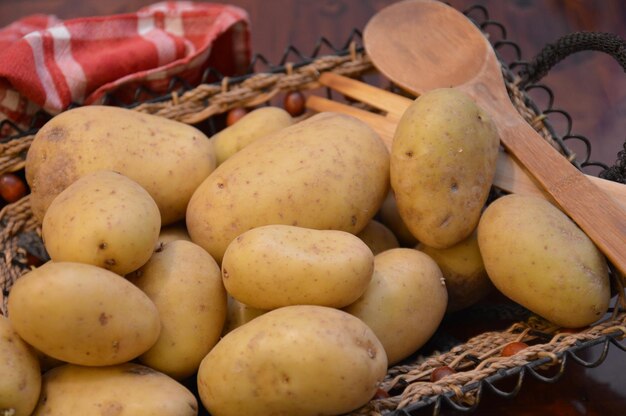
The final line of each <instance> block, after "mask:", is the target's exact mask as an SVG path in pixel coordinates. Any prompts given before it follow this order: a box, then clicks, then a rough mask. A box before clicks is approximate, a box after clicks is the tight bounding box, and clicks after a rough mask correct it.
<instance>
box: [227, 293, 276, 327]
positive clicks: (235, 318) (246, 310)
mask: <svg viewBox="0 0 626 416" xmlns="http://www.w3.org/2000/svg"><path fill="white" fill-rule="evenodd" d="M227 299H228V301H227V303H228V311H227V313H226V323H225V324H224V329H223V330H222V335H226V334H228V333H229V332H231V331H232V330H234V329H236V328H239V327H240V326H242V325H244V324H246V323H248V322H250V321H251V320H253V319H254V318H257V317H259V316H261V315H263V314H264V313H265V312H267V311H266V310H264V309H257V308H253V307H251V306H248V305H245V304H243V303H241V302H239V301H238V300H237V299H235V298H233V297H232V296H227Z"/></svg>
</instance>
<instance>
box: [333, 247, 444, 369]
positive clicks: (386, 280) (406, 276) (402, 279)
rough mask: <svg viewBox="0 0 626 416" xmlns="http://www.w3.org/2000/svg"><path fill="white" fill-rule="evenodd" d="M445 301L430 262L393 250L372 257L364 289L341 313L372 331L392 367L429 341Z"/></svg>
mask: <svg viewBox="0 0 626 416" xmlns="http://www.w3.org/2000/svg"><path fill="white" fill-rule="evenodd" d="M447 301H448V293H447V291H446V285H445V283H444V279H443V276H442V274H441V270H440V269H439V267H438V266H437V264H436V263H435V262H434V260H432V259H431V258H430V257H429V256H427V255H426V254H424V253H422V252H420V251H417V250H414V249H411V248H395V249H391V250H387V251H384V252H382V253H380V254H378V255H377V256H376V257H375V259H374V277H373V278H372V281H371V283H370V285H369V287H368V288H367V290H366V291H365V293H364V294H363V296H361V297H360V298H359V299H358V300H357V301H356V302H355V303H353V304H352V305H350V306H348V307H347V308H345V309H344V310H345V311H346V312H348V313H350V314H351V315H354V316H356V317H357V318H359V319H361V320H362V321H363V322H365V324H367V326H368V327H370V328H371V329H372V331H374V333H375V334H376V336H377V337H378V339H379V340H380V342H381V343H382V344H383V347H384V348H385V351H386V353H387V359H388V360H389V364H390V365H391V364H395V363H397V362H398V361H400V360H402V359H404V358H406V357H408V356H409V355H411V354H413V353H414V352H415V351H417V350H418V349H419V348H420V347H421V346H422V345H424V344H425V343H426V341H428V340H429V339H430V337H432V335H433V334H434V333H435V330H436V329H437V327H439V324H440V323H441V320H442V319H443V317H444V315H445V312H446V305H447Z"/></svg>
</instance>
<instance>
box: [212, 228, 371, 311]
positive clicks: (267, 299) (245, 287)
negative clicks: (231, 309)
mask: <svg viewBox="0 0 626 416" xmlns="http://www.w3.org/2000/svg"><path fill="white" fill-rule="evenodd" d="M373 270H374V255H373V254H372V251H371V250H370V249H369V248H368V247H367V245H366V244H365V243H364V242H363V241H361V240H360V239H359V238H358V237H356V236H355V235H353V234H350V233H347V232H345V231H337V230H312V229H309V228H302V227H294V226H290V225H266V226H263V227H258V228H253V229H252V230H250V231H247V232H245V233H243V234H241V235H240V236H238V237H237V238H236V239H235V240H233V242H232V243H231V244H230V245H229V246H228V248H227V249H226V253H225V254H224V259H223V261H222V279H223V281H224V286H225V287H226V290H227V291H228V293H229V294H230V295H231V296H232V297H234V298H235V299H237V300H238V301H240V302H242V303H244V304H246V305H249V306H252V307H253V308H257V309H275V308H280V307H282V306H288V305H320V306H331V307H335V308H341V307H344V306H347V305H349V304H351V303H352V302H354V301H355V300H356V299H357V298H358V297H359V296H361V294H362V293H363V292H364V291H365V289H366V288H367V285H368V284H369V282H370V280H371V278H372V272H373Z"/></svg>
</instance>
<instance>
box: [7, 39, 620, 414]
mask: <svg viewBox="0 0 626 416" xmlns="http://www.w3.org/2000/svg"><path fill="white" fill-rule="evenodd" d="M286 68H287V70H286V71H285V72H283V73H259V74H256V75H253V76H252V77H249V78H247V79H245V80H244V81H242V82H240V83H232V84H231V83H229V80H228V79H225V80H224V81H223V82H222V83H221V84H218V85H216V84H204V85H200V86H198V87H196V88H194V89H192V90H189V91H187V92H185V93H184V94H182V95H178V94H176V93H173V94H172V96H171V99H169V100H167V101H163V102H158V103H144V104H140V105H138V106H137V107H134V109H135V110H136V111H141V112H145V113H150V114H154V115H157V116H161V117H165V118H169V119H174V120H178V121H182V122H185V123H197V122H200V121H202V120H205V119H207V118H209V117H211V116H213V115H216V114H220V113H223V112H225V111H228V110H230V109H232V108H235V107H253V106H256V105H260V104H263V103H267V102H269V100H271V99H272V98H273V97H275V96H276V95H277V94H279V93H281V92H285V91H292V90H309V89H314V88H318V87H319V84H318V83H317V79H318V77H319V75H320V74H321V73H322V72H325V71H332V72H335V73H339V74H342V75H346V76H359V75H361V74H363V73H366V72H369V71H372V70H373V66H372V64H371V61H370V60H369V58H368V56H367V55H366V54H357V53H355V52H354V50H353V51H352V53H350V54H349V55H346V56H334V55H333V56H323V57H320V58H317V59H315V60H314V61H313V62H311V63H310V64H308V65H304V66H301V67H298V68H294V67H293V66H290V65H287V66H286ZM503 70H504V71H505V72H506V71H508V70H507V69H506V68H503ZM509 75H510V73H509ZM508 79H513V81H507V87H508V91H509V95H510V96H511V100H512V101H513V103H514V105H515V106H516V108H517V109H518V111H519V112H520V114H521V115H522V116H523V117H524V118H525V119H526V120H527V121H528V122H529V123H530V124H531V125H532V126H533V127H534V128H535V129H536V130H537V131H538V132H539V133H540V134H541V135H542V137H544V138H545V139H546V140H547V141H549V142H550V143H551V144H552V145H553V146H554V147H555V148H557V149H560V148H559V146H558V144H557V143H556V142H555V141H554V140H553V137H552V136H551V134H550V131H549V129H548V128H547V127H546V124H545V123H544V119H545V116H544V115H543V114H538V113H537V112H536V111H535V110H533V109H531V108H529V107H528V106H527V105H526V104H525V103H527V102H529V99H528V97H527V96H526V95H525V93H524V92H523V91H522V90H520V88H518V86H517V82H518V79H517V78H515V77H510V76H509V77H508ZM32 140H33V136H24V137H21V138H19V139H15V140H12V141H9V142H7V143H4V144H1V145H0V173H4V172H12V171H17V170H19V169H22V168H23V167H24V161H25V157H26V152H27V150H28V148H29V146H30V144H31V142H32ZM33 246H38V247H39V248H38V249H39V250H41V247H42V244H41V241H40V225H39V224H38V223H37V221H36V220H35V219H34V217H33V215H32V213H31V210H30V201H29V196H26V197H24V198H22V199H21V200H19V201H17V202H16V203H13V204H10V205H7V206H6V207H4V208H3V209H2V210H1V211H0V248H1V249H2V258H1V259H0V288H2V289H3V292H4V294H5V295H6V294H7V293H8V292H9V290H10V288H11V286H12V285H13V283H14V282H15V280H16V279H18V278H19V277H20V276H21V275H23V274H24V273H26V272H28V270H29V267H28V266H27V251H28V250H31V251H32V247H33ZM0 312H3V313H6V299H4V300H3V301H1V302H0ZM537 329H539V330H541V331H543V332H544V333H547V334H551V336H552V339H550V340H549V341H547V342H543V343H536V342H535V343H534V344H531V346H530V347H528V348H526V349H524V350H522V351H521V352H520V353H518V354H516V355H514V356H511V357H500V351H501V350H502V347H503V346H504V345H506V344H507V343H509V342H512V341H524V342H529V343H531V342H532V341H536V336H535V335H533V334H534V332H533V330H537ZM615 331H621V333H622V335H626V314H624V313H621V314H615V315H614V316H613V317H612V318H611V319H609V320H607V321H605V322H603V323H601V324H598V325H596V326H594V327H590V328H587V329H586V330H584V331H580V332H578V333H560V332H558V328H554V327H550V325H549V324H548V323H546V322H545V321H542V320H540V319H538V318H532V319H530V320H529V321H528V322H520V323H516V324H514V325H512V326H511V327H509V328H508V329H506V330H504V331H493V332H485V333H482V334H480V335H478V336H476V337H473V338H471V339H469V340H468V341H467V342H466V343H464V344H461V345H457V346H455V347H454V348H452V349H451V350H450V351H448V352H445V353H441V354H434V355H432V356H430V357H427V358H419V359H416V360H415V361H413V362H410V363H409V364H403V365H398V366H395V367H392V368H390V369H389V371H388V374H387V377H386V379H385V380H384V382H383V384H382V386H381V389H382V391H384V392H387V393H388V395H389V396H390V397H384V398H376V399H373V400H372V401H371V402H370V403H368V404H367V405H366V406H364V407H363V408H361V409H358V410H357V411H355V412H354V413H353V414H354V415H381V414H386V413H388V412H391V411H393V410H397V409H402V408H405V407H406V406H408V405H410V404H412V403H416V402H419V401H420V400H423V399H425V398H428V397H432V396H438V395H441V394H446V393H453V395H454V397H455V400H456V401H458V402H459V403H465V404H470V405H471V404H472V403H474V402H475V401H476V399H477V398H476V394H475V391H470V392H464V391H463V388H464V387H466V386H469V385H471V384H472V383H476V382H477V381H479V380H482V379H484V378H486V377H488V376H490V375H493V374H495V373H497V372H498V371H499V370H502V369H511V368H515V367H518V366H521V365H524V364H527V363H529V362H530V361H532V360H536V359H538V358H543V357H549V358H551V360H550V365H556V364H557V363H558V361H559V358H558V356H557V354H559V353H560V352H563V351H565V350H567V349H568V348H570V347H571V346H572V345H574V344H576V343H577V342H579V341H587V340H593V339H597V338H599V337H601V336H603V335H605V334H607V333H614V332H615ZM470 358H471V359H470ZM477 362H478V364H477ZM442 365H447V366H449V367H451V368H454V369H456V370H457V372H456V373H454V374H452V375H450V376H448V377H445V378H443V379H441V380H439V381H437V382H434V383H433V382H430V381H429V378H430V374H431V373H432V371H433V369H435V368H437V367H440V366H442ZM466 390H467V389H466Z"/></svg>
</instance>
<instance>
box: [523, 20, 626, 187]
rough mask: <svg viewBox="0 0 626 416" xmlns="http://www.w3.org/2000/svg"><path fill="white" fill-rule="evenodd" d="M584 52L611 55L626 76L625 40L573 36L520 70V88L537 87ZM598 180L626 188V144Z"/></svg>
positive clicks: (601, 35) (588, 34)
mask: <svg viewBox="0 0 626 416" xmlns="http://www.w3.org/2000/svg"><path fill="white" fill-rule="evenodd" d="M582 51H598V52H604V53H606V54H609V55H611V56H612V57H613V58H614V59H615V60H616V61H617V62H618V63H619V64H620V65H621V67H622V69H624V72H625V73H626V40H624V39H623V38H621V37H620V36H618V35H616V34H613V33H604V32H574V33H570V34H568V35H565V36H562V37H561V38H559V39H557V41H556V42H554V43H550V44H548V45H546V46H544V48H543V49H542V50H541V51H540V52H539V53H538V54H537V55H536V56H535V57H534V58H533V59H532V60H531V61H530V62H529V63H528V64H526V65H525V67H524V68H523V69H522V70H520V72H519V75H520V77H521V80H520V83H519V85H520V87H521V88H524V87H525V86H527V85H528V84H532V83H536V82H537V81H539V80H540V79H542V78H543V77H544V76H546V75H547V74H548V72H549V71H550V69H552V67H554V66H555V65H556V64H558V63H559V62H561V61H562V60H563V59H565V58H567V57H568V56H570V55H572V54H574V53H576V52H582ZM599 176H600V177H601V178H604V179H608V180H611V181H614V182H619V183H624V184H626V141H625V142H624V146H623V150H621V151H619V152H618V154H617V162H616V163H615V165H613V166H611V167H609V168H608V169H605V170H603V171H602V172H600V174H599Z"/></svg>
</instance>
